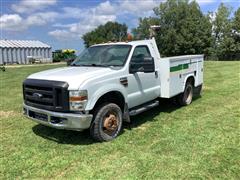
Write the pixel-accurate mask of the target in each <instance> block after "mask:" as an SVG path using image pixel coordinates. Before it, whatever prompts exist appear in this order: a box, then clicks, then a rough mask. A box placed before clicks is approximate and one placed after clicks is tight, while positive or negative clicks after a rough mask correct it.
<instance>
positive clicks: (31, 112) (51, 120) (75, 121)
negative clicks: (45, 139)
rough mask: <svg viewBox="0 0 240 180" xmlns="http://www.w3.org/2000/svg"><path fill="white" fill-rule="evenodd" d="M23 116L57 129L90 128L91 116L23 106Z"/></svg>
mask: <svg viewBox="0 0 240 180" xmlns="http://www.w3.org/2000/svg"><path fill="white" fill-rule="evenodd" d="M23 114H24V115H25V116H26V117H28V118H30V119H31V120H33V121H35V122H37V123H40V124H43V125H46V126H50V127H53V128H57V129H69V130H76V131H81V130H84V129H87V128H89V127H90V124H91V121H92V115H91V114H74V113H61V112H52V111H47V110H43V109H37V108H34V107H31V106H27V105H25V104H23Z"/></svg>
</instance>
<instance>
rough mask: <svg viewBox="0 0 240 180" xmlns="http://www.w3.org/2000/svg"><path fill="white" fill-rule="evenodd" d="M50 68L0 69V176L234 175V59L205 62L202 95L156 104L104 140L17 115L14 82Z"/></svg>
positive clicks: (239, 131) (239, 153) (238, 172)
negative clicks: (190, 100) (189, 101)
mask: <svg viewBox="0 0 240 180" xmlns="http://www.w3.org/2000/svg"><path fill="white" fill-rule="evenodd" d="M53 67H54V66H41V67H23V68H9V69H7V71H6V72H0V83H1V84H0V103H1V104H0V122H1V132H0V133H1V154H0V155H1V160H0V165H1V168H0V179H15V178H17V179H33V178H39V179H64V178H65V179H66V178H69V179H240V145H239V143H240V127H239V126H240V62H206V63H205V74H204V78H205V84H204V91H203V94H202V98H198V99H196V100H195V101H194V102H193V103H192V104H191V105H190V106H188V107H182V108H179V107H176V106H174V105H173V104H171V103H170V102H164V103H161V106H160V107H157V108H155V109H152V110H150V111H148V112H146V113H143V114H142V115H139V116H136V117H134V118H132V120H133V124H132V129H130V128H128V127H127V126H126V127H125V128H124V130H123V133H122V134H121V135H120V136H119V137H118V138H117V139H116V140H114V141H112V142H108V143H95V142H94V141H93V140H92V139H91V138H90V137H89V136H88V131H85V132H72V131H63V130H56V129H52V128H49V127H44V126H42V125H38V124H36V123H34V122H32V121H30V120H28V119H26V118H25V117H23V116H22V114H21V111H22V85H21V84H22V81H23V80H24V78H26V77H27V75H29V74H31V73H34V72H37V71H41V70H44V69H49V68H53Z"/></svg>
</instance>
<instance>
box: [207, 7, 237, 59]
mask: <svg viewBox="0 0 240 180" xmlns="http://www.w3.org/2000/svg"><path fill="white" fill-rule="evenodd" d="M239 11H240V10H239V9H238V10H237V11H236V12H235V17H234V18H233V19H231V18H230V15H231V13H232V10H231V8H230V7H227V6H225V5H224V4H223V3H221V4H220V6H219V7H218V10H217V12H216V13H215V15H214V16H215V18H214V19H213V21H212V25H213V38H214V46H213V47H214V48H213V53H215V54H216V55H217V57H218V59H220V60H233V59H235V58H236V55H237V54H238V55H239V57H240V43H239V40H240V39H239V36H240V34H239V31H240V30H239V29H240V28H239V19H240V18H239V14H240V13H239ZM239 57H238V58H239Z"/></svg>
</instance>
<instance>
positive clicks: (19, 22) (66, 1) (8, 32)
mask: <svg viewBox="0 0 240 180" xmlns="http://www.w3.org/2000/svg"><path fill="white" fill-rule="evenodd" d="M163 1H164V0H102V1H100V0H0V7H1V9H0V12H1V14H0V28H1V39H19V40H40V41H43V42H45V43H47V44H49V45H51V46H52V47H53V49H61V48H73V49H76V50H81V49H83V47H84V45H83V41H82V39H81V37H82V35H83V34H84V33H86V32H89V31H91V30H93V29H94V28H96V27H97V26H98V25H100V24H104V23H106V22H107V21H117V22H120V23H125V24H127V26H128V27H129V31H130V30H131V29H132V28H133V27H136V25H137V23H138V18H139V17H146V16H150V15H153V11H152V9H153V7H156V6H158V5H159V3H161V2H163ZM197 1H198V3H199V5H200V7H201V9H202V11H203V12H204V13H207V12H208V11H212V12H215V11H216V10H217V7H218V6H219V4H220V3H221V2H224V3H225V4H227V5H228V6H231V7H232V8H233V11H234V10H236V9H237V8H239V7H240V0H197Z"/></svg>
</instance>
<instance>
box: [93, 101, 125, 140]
mask: <svg viewBox="0 0 240 180" xmlns="http://www.w3.org/2000/svg"><path fill="white" fill-rule="evenodd" d="M122 121H123V120H122V110H121V108H120V107H119V106H118V105H116V104H114V103H105V104H102V105H100V106H99V107H98V108H97V109H96V110H95V113H94V119H93V122H92V125H91V127H90V134H91V136H92V138H93V139H95V140H97V141H100V142H103V141H111V140H113V139H114V138H116V137H117V136H118V135H119V133H120V131H121V129H122Z"/></svg>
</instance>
